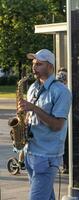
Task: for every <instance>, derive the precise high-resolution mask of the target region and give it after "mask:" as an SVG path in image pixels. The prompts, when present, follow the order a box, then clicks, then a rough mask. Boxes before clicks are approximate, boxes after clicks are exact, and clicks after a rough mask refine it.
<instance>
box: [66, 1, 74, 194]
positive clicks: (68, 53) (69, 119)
mask: <svg viewBox="0 0 79 200" xmlns="http://www.w3.org/2000/svg"><path fill="white" fill-rule="evenodd" d="M67 70H68V88H69V89H70V91H71V92H72V54H71V0H67ZM68 131H69V195H70V196H72V194H71V188H72V187H73V135H72V133H73V131H72V106H71V109H70V113H69V118H68Z"/></svg>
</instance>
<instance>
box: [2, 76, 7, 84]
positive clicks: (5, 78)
mask: <svg viewBox="0 0 79 200" xmlns="http://www.w3.org/2000/svg"><path fill="white" fill-rule="evenodd" d="M7 82H8V78H7V77H6V76H3V77H0V85H7Z"/></svg>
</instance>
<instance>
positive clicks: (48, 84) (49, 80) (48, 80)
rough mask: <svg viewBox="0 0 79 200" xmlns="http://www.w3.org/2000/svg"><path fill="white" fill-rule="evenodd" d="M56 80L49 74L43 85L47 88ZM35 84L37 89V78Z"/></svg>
mask: <svg viewBox="0 0 79 200" xmlns="http://www.w3.org/2000/svg"><path fill="white" fill-rule="evenodd" d="M54 80H56V78H55V76H54V75H50V76H49V77H48V79H47V80H46V81H45V82H44V85H43V87H44V88H45V89H46V90H47V89H48V88H49V86H50V85H51V83H52V82H53V81H54ZM35 85H36V87H37V88H38V89H39V83H38V80H36V81H35Z"/></svg>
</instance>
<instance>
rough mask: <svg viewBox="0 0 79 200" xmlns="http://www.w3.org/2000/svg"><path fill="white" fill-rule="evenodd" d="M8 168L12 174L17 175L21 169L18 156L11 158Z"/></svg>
mask: <svg viewBox="0 0 79 200" xmlns="http://www.w3.org/2000/svg"><path fill="white" fill-rule="evenodd" d="M7 168H8V171H9V172H10V173H11V174H12V175H16V174H17V173H18V172H19V170H20V168H19V165H18V160H17V158H14V157H12V158H10V159H9V160H8V163H7Z"/></svg>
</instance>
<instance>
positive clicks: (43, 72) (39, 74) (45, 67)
mask: <svg viewBox="0 0 79 200" xmlns="http://www.w3.org/2000/svg"><path fill="white" fill-rule="evenodd" d="M32 63H33V65H32V70H33V74H34V76H35V77H36V78H37V79H40V78H47V77H48V75H49V71H50V67H49V66H50V64H49V63H48V62H46V61H39V60H37V59H34V60H33V62H32Z"/></svg>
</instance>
